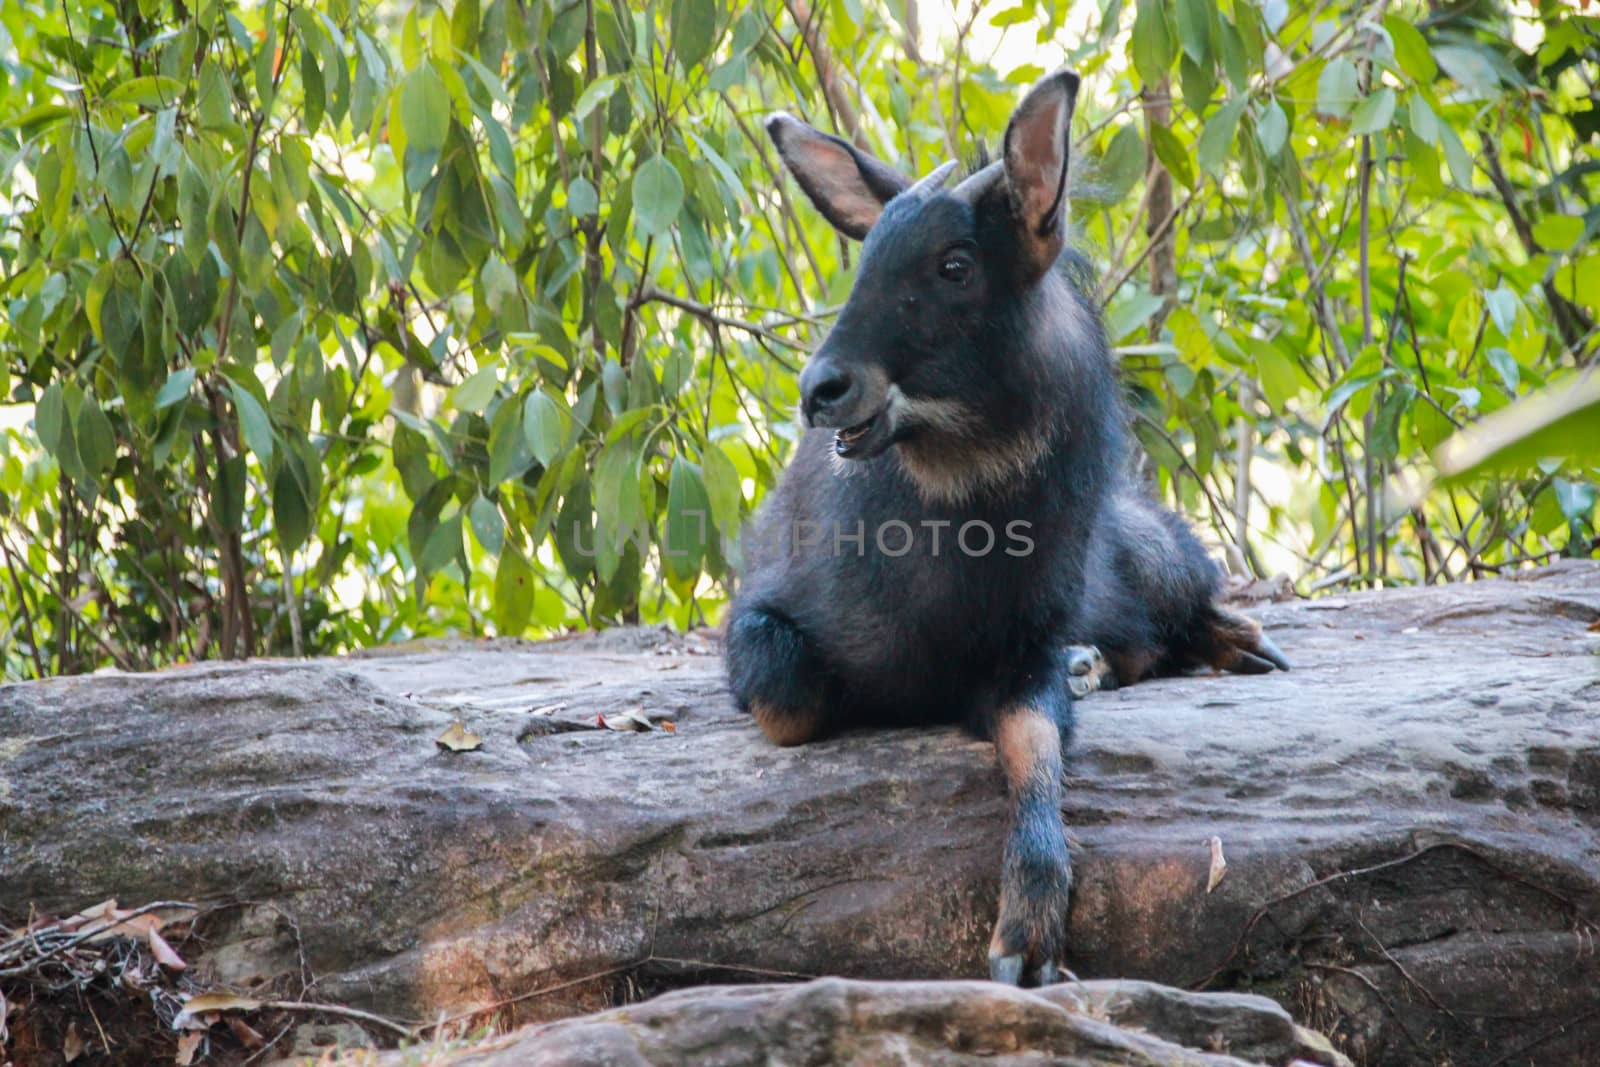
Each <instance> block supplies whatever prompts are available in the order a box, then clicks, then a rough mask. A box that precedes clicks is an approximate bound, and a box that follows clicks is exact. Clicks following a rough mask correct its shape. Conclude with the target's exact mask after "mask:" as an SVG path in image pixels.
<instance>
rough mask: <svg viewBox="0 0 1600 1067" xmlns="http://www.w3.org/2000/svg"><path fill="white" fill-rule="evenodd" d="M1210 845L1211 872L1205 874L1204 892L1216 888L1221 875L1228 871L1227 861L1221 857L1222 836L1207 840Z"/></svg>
mask: <svg viewBox="0 0 1600 1067" xmlns="http://www.w3.org/2000/svg"><path fill="white" fill-rule="evenodd" d="M1207 844H1209V845H1210V846H1211V873H1210V874H1209V875H1207V876H1206V892H1207V893H1209V892H1211V891H1212V890H1213V889H1215V888H1217V886H1218V885H1219V884H1221V882H1222V876H1223V875H1225V874H1227V873H1228V861H1227V860H1225V859H1223V858H1222V838H1220V837H1213V838H1212V839H1211V840H1210V841H1209V842H1207Z"/></svg>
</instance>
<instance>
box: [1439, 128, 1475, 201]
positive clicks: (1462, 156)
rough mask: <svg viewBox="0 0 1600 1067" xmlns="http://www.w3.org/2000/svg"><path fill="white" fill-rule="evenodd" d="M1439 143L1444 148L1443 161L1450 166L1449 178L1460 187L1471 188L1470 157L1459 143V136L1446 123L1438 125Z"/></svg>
mask: <svg viewBox="0 0 1600 1067" xmlns="http://www.w3.org/2000/svg"><path fill="white" fill-rule="evenodd" d="M1439 143H1440V147H1441V148H1443V149H1444V161H1445V163H1446V165H1448V166H1449V168H1450V178H1451V180H1452V181H1454V182H1455V183H1456V185H1457V186H1459V187H1460V188H1462V189H1471V188H1472V157H1471V156H1469V155H1467V148H1466V146H1465V145H1463V144H1462V143H1461V136H1460V135H1459V134H1457V133H1456V131H1455V128H1454V127H1453V126H1451V125H1449V124H1448V123H1441V124H1440V126H1439Z"/></svg>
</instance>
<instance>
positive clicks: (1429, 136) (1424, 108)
mask: <svg viewBox="0 0 1600 1067" xmlns="http://www.w3.org/2000/svg"><path fill="white" fill-rule="evenodd" d="M1406 111H1407V112H1408V117H1409V118H1410V120H1411V130H1412V132H1413V133H1415V134H1416V135H1417V136H1418V137H1420V138H1422V140H1423V141H1425V142H1427V143H1428V144H1430V145H1437V144H1438V143H1439V116H1437V115H1435V114H1434V113H1433V108H1431V107H1429V106H1428V101H1427V100H1425V99H1424V98H1423V96H1422V94H1421V93H1412V94H1411V98H1410V100H1409V101H1408V102H1407V104H1406Z"/></svg>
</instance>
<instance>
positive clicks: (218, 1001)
mask: <svg viewBox="0 0 1600 1067" xmlns="http://www.w3.org/2000/svg"><path fill="white" fill-rule="evenodd" d="M260 1007H261V1001H259V1000H253V999H251V998H250V997H241V996H238V995H236V994H234V993H200V994H198V995H197V996H192V997H190V998H189V999H188V1000H186V1001H184V1004H183V1008H182V1010H180V1011H179V1012H178V1015H177V1018H175V1019H173V1020H172V1026H173V1029H175V1030H195V1029H199V1030H204V1029H205V1027H204V1026H194V1025H190V1024H191V1023H194V1022H198V1021H199V1020H198V1018H197V1017H198V1016H200V1015H204V1014H207V1013H209V1012H224V1011H255V1010H256V1009H258V1008H260Z"/></svg>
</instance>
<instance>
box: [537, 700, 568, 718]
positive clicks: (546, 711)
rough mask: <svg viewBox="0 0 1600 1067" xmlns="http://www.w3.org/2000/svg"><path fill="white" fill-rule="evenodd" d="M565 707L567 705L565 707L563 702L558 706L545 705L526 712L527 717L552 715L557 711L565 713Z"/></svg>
mask: <svg viewBox="0 0 1600 1067" xmlns="http://www.w3.org/2000/svg"><path fill="white" fill-rule="evenodd" d="M566 707H567V705H566V703H565V702H564V701H563V702H562V703H560V704H546V705H544V706H543V707H541V708H534V709H533V710H532V711H530V712H528V714H529V715H554V714H555V713H556V712H558V711H565V710H566Z"/></svg>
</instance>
